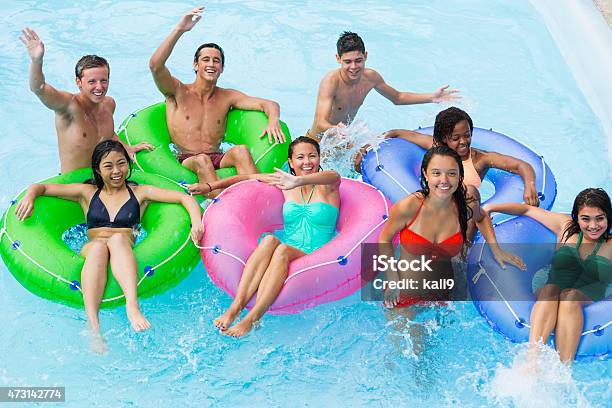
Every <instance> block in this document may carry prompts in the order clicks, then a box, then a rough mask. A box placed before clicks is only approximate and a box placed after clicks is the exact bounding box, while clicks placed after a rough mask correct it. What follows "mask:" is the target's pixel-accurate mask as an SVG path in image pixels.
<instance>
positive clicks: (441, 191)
mask: <svg viewBox="0 0 612 408" xmlns="http://www.w3.org/2000/svg"><path fill="white" fill-rule="evenodd" d="M463 177H464V172H463V165H462V162H461V158H460V157H459V155H458V154H457V152H455V151H454V150H452V149H451V148H449V147H448V146H435V147H433V148H431V149H429V150H428V151H427V153H425V156H424V157H423V162H422V164H421V190H420V191H419V192H418V193H416V194H412V195H410V196H408V197H406V198H404V199H403V200H400V201H399V202H397V203H396V204H395V205H394V206H393V208H392V209H391V213H390V216H389V219H388V220H387V223H386V224H385V227H384V228H383V230H382V231H381V233H380V235H379V237H378V242H379V244H391V243H392V242H393V238H394V237H395V236H396V234H397V233H398V232H399V235H400V243H401V245H402V247H403V249H404V250H405V251H407V252H409V253H411V254H413V255H419V256H420V255H425V256H426V257H430V259H432V260H435V259H436V258H441V259H439V260H448V262H449V265H450V258H452V257H453V256H456V255H458V254H459V253H461V252H463V251H462V250H463V249H464V244H465V242H466V241H467V238H466V235H467V230H468V221H469V220H470V219H473V221H474V222H475V223H476V225H477V226H478V228H479V229H480V231H481V233H482V236H483V237H484V238H485V240H486V242H487V243H488V244H490V245H491V250H492V251H493V252H494V256H495V258H496V259H497V261H498V262H499V263H500V264H502V265H503V263H504V262H510V263H512V264H514V265H516V266H518V267H519V268H524V264H523V262H522V260H521V259H520V258H518V257H516V256H514V255H511V254H508V253H506V252H503V251H501V250H500V249H499V246H498V245H497V241H496V238H495V233H494V232H493V225H492V224H491V219H490V218H489V217H488V216H485V215H484V213H483V212H481V210H480V203H479V200H478V195H477V194H478V193H477V192H474V190H475V189H474V188H473V187H471V188H470V195H472V194H474V199H472V198H470V199H469V200H468V193H467V191H468V189H467V188H466V187H465V185H464V183H463ZM416 200H419V201H420V203H419V204H418V207H417V209H416V211H415V210H414V208H415V206H416V203H415V201H416ZM424 208H425V209H424ZM419 216H420V218H419ZM457 224H459V230H458V231H456V230H455V231H456V232H455V233H454V234H453V233H452V232H451V231H452V230H451V231H449V229H450V228H449V225H457ZM415 227H417V228H418V229H419V230H420V231H421V233H417V232H416V231H415ZM449 234H451V235H450V236H449ZM425 235H426V236H429V237H432V238H433V239H432V240H430V239H428V238H426V237H425ZM438 237H442V238H444V237H447V238H444V239H442V240H439V242H435V241H438V239H436V238H438ZM388 255H390V256H393V254H388ZM391 279H399V276H391V277H390V276H387V280H391ZM388 292H390V291H388ZM403 298H405V296H401V297H400V295H399V293H395V294H392V295H391V298H389V296H388V295H387V293H386V294H385V304H386V305H387V306H401V305H402V304H405V305H408V304H414V303H417V302H418V301H419V299H416V301H415V300H414V299H409V300H410V301H408V299H403Z"/></svg>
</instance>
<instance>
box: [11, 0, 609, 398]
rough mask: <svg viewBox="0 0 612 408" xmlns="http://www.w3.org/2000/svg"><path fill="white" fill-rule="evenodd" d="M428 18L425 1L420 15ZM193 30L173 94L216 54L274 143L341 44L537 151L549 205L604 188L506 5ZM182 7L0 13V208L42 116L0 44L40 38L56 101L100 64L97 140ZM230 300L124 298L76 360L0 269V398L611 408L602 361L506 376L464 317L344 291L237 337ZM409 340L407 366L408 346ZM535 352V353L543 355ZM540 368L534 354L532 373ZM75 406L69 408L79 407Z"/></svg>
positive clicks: (472, 316)
mask: <svg viewBox="0 0 612 408" xmlns="http://www.w3.org/2000/svg"><path fill="white" fill-rule="evenodd" d="M430 3H431V4H430ZM206 7H207V10H206V11H205V14H204V17H203V19H202V21H200V23H199V24H198V25H197V26H196V27H195V28H194V30H193V31H192V32H190V33H187V34H186V35H185V36H184V37H183V38H182V39H181V41H180V42H179V43H178V45H177V47H176V49H175V51H174V54H173V55H172V57H171V58H170V60H169V67H170V68H171V71H172V72H173V73H174V74H175V75H176V76H177V77H179V78H181V79H182V80H184V81H189V80H191V78H193V73H192V71H191V61H192V58H193V57H192V55H193V51H194V50H195V48H196V47H197V46H198V45H199V44H200V43H203V42H210V41H213V42H218V43H220V44H221V45H222V46H223V47H224V49H225V53H226V57H227V61H226V63H227V65H226V69H225V72H224V73H223V75H222V77H221V81H220V85H221V86H227V87H235V88H238V89H240V90H243V91H244V92H247V93H249V94H252V95H257V96H261V97H266V98H270V99H274V100H277V101H278V102H279V103H280V104H281V110H282V119H283V120H285V121H286V122H287V123H288V125H289V127H290V129H291V131H292V134H293V135H294V136H297V135H299V134H302V133H303V132H304V131H305V130H306V129H307V128H308V127H309V126H310V123H311V121H312V116H313V112H314V103H315V98H316V94H317V87H318V83H319V80H320V79H321V77H322V76H323V75H324V74H325V73H326V72H327V71H329V70H330V69H333V68H335V67H336V62H335V58H334V55H335V41H336V39H337V36H338V34H339V33H340V32H341V31H343V30H349V29H350V30H353V31H356V32H358V33H360V34H361V35H362V36H363V38H364V40H365V43H366V47H367V50H368V52H369V57H368V65H369V66H370V67H373V68H375V69H377V70H378V71H379V72H380V73H381V74H382V75H383V76H384V77H385V79H386V80H387V82H388V83H390V84H392V85H393V86H395V87H397V88H399V89H402V90H414V91H431V90H433V89H435V88H436V87H438V86H440V85H442V84H445V83H450V84H452V86H453V87H456V88H459V89H461V91H462V95H463V97H464V99H463V101H462V102H461V103H460V105H459V106H460V107H462V108H464V109H465V110H467V111H468V112H469V113H470V114H471V115H472V117H473V119H474V122H475V124H476V125H477V126H481V127H493V128H494V129H496V130H499V131H501V132H503V133H506V134H509V135H512V136H514V137H516V138H517V139H519V140H521V141H523V142H526V143H527V144H529V145H530V146H531V147H533V148H534V150H536V151H537V152H539V153H540V154H543V155H544V157H545V158H546V160H547V162H548V163H549V165H550V167H551V168H552V170H553V172H554V173H555V174H556V176H557V183H558V185H559V194H558V196H557V201H556V205H555V209H558V210H568V209H569V208H570V206H571V203H572V200H573V197H574V196H575V195H576V193H577V192H578V191H580V190H581V189H583V188H584V187H587V186H601V187H604V188H606V189H607V190H608V191H609V192H612V188H611V187H612V182H611V181H610V179H609V178H608V177H609V174H610V163H609V159H608V157H609V152H608V151H607V148H606V142H605V135H604V134H603V132H602V129H601V126H600V124H599V122H598V120H597V118H596V117H595V115H594V114H593V112H592V110H591V108H590V107H589V105H588V104H587V101H586V100H585V98H584V96H583V95H582V94H581V92H580V91H579V89H578V87H577V86H576V83H575V82H574V80H573V78H572V76H571V73H570V72H569V70H568V68H567V66H566V64H565V62H564V60H563V59H562V57H561V54H560V53H559V50H558V49H557V48H556V46H555V44H554V42H553V40H552V39H551V37H550V35H549V33H548V31H547V30H546V28H545V26H544V24H543V21H542V18H541V17H540V15H538V14H537V12H536V11H535V10H534V9H533V8H532V7H531V5H530V4H529V3H528V2H526V1H520V2H509V1H505V0H492V1H485V0H468V1H463V2H456V1H451V0H441V1H437V2H422V1H405V2H391V1H385V2H382V1H363V2H359V3H356V2H352V1H348V0H339V1H335V2H333V4H331V3H330V2H325V1H311V2H308V3H305V4H304V3H303V2H297V1H296V2H271V1H265V2H264V1H241V2H233V1H232V2H229V1H225V2H221V1H218V2H207V3H206ZM188 8H189V6H188V5H187V6H186V5H185V3H182V2H174V1H164V2H160V3H153V2H141V1H117V0H111V1H104V2H100V3H95V4H94V3H93V2H76V4H75V2H67V1H64V0H58V1H28V2H3V11H4V12H3V15H2V17H0V21H1V24H0V44H1V45H2V46H1V47H0V66H1V67H2V70H0V101H1V106H2V107H1V108H0V146H2V147H1V148H0V186H1V187H0V208H2V209H4V208H6V207H7V206H8V204H9V201H10V200H11V199H12V198H13V196H14V195H15V194H16V193H17V192H18V191H19V190H21V189H22V188H23V187H25V186H26V185H27V184H28V183H31V182H34V181H37V180H40V179H42V178H46V177H48V176H50V175H52V174H55V173H57V171H58V169H59V166H58V156H57V147H56V139H55V133H54V128H53V114H52V113H51V112H50V111H48V110H47V109H45V108H44V107H43V106H42V105H41V104H40V102H39V101H38V100H37V99H36V97H35V96H34V95H33V94H32V93H30V92H29V91H28V85H27V71H28V63H29V59H28V57H27V53H26V51H25V49H24V47H23V45H22V44H21V43H20V42H19V41H18V39H17V38H18V33H19V30H20V29H21V28H22V27H24V26H30V27H32V28H34V29H36V30H37V31H38V33H39V34H40V36H41V38H42V39H43V40H44V41H45V45H46V51H47V55H46V57H45V66H44V69H45V74H46V78H47V81H48V82H49V83H51V84H53V85H55V86H57V87H58V88H62V89H70V90H73V91H74V90H75V89H76V87H75V86H74V79H73V77H72V75H71V72H73V67H74V63H75V62H76V60H77V59H78V58H79V57H80V56H81V55H83V54H86V53H98V54H100V55H103V56H105V57H106V58H108V59H109V61H110V63H111V67H112V70H111V87H110V91H109V95H111V96H113V97H114V98H115V99H116V101H117V112H116V125H118V124H119V123H120V121H121V120H122V119H123V118H124V117H125V116H126V115H127V114H129V113H130V112H131V111H133V110H136V109H137V108H140V107H143V106H145V105H148V104H150V103H152V102H155V101H158V100H160V99H161V98H160V95H159V94H158V92H157V90H156V89H155V86H154V84H153V81H152V78H151V75H150V73H149V70H148V65H147V62H148V58H149V57H150V55H151V53H152V52H153V51H154V49H155V48H156V47H157V46H158V45H159V43H160V42H161V41H162V39H163V38H164V37H165V36H166V35H167V34H168V33H169V31H170V29H171V28H172V27H173V25H174V24H175V23H176V21H177V20H178V18H179V16H180V15H181V14H182V13H183V12H185V11H187V9H188ZM439 109H440V106H437V105H423V106H408V107H406V106H404V107H402V106H393V105H392V104H391V103H389V102H388V101H386V100H385V99H384V98H382V97H381V96H379V95H378V94H376V93H375V92H372V94H371V95H370V96H368V98H367V99H366V102H365V104H364V106H363V108H362V110H361V111H360V114H359V118H360V119H362V120H363V121H365V122H366V123H368V124H369V126H370V127H371V128H372V129H373V130H374V131H378V132H381V131H384V130H386V129H389V128H402V127H404V128H415V127H417V126H419V125H430V124H432V123H433V119H434V117H435V114H436V113H437V112H438V110H439ZM229 303H230V299H229V297H228V296H227V295H225V294H224V293H223V292H222V291H221V290H220V289H218V288H217V287H215V286H214V285H213V284H212V283H211V282H210V280H209V279H208V277H207V275H206V273H205V271H204V268H203V266H202V264H201V263H200V265H199V266H198V267H197V268H196V269H195V270H194V271H193V273H192V274H191V275H190V276H189V277H188V278H187V279H186V280H185V281H183V282H182V283H181V284H179V285H178V286H177V287H176V288H174V289H172V290H171V291H169V292H168V293H166V294H163V295H161V296H158V297H155V298H153V299H145V300H143V301H142V302H141V304H142V308H143V311H144V312H145V314H146V315H147V317H148V318H149V319H150V321H151V322H152V324H153V329H152V330H151V331H149V332H148V333H145V334H135V333H133V332H132V330H131V329H129V327H128V324H127V319H126V316H125V312H124V310H123V309H116V310H105V311H103V312H102V313H101V319H102V330H103V333H104V335H105V337H106V338H107V339H108V343H109V347H110V353H109V354H108V355H104V356H97V355H93V354H91V353H90V352H89V351H88V350H87V339H86V338H85V337H84V336H79V333H82V331H83V328H84V327H85V316H84V313H83V312H82V311H80V310H74V309H70V308H67V307H64V306H60V305H58V304H55V303H52V302H49V301H46V300H43V299H40V298H38V297H35V296H34V295H32V294H30V293H29V292H27V291H26V290H25V289H23V288H22V287H21V286H20V285H19V284H18V283H17V282H16V281H15V279H14V278H13V277H12V276H11V275H10V273H9V272H8V271H7V270H6V267H5V266H4V265H0V311H1V313H0V327H1V330H0V350H3V351H4V353H2V354H3V355H2V358H0V386H17V385H33V386H34V385H48V386H52V385H57V386H66V390H67V401H68V402H67V403H66V404H65V405H66V406H71V407H72V406H74V407H82V406H92V407H93V406H100V407H108V406H113V407H119V406H121V407H123V406H139V407H141V406H144V407H148V406H167V405H168V404H169V401H172V403H173V404H174V405H177V406H181V407H188V406H198V407H199V406H210V405H218V404H224V405H228V406H233V405H236V404H238V403H245V402H246V401H248V403H249V405H252V406H280V405H284V406H287V405H288V406H296V405H298V406H302V405H303V406H322V405H330V404H334V405H342V406H390V405H394V406H413V405H416V406H426V405H427V406H440V405H445V406H453V405H454V406H457V405H459V406H491V405H499V406H509V405H515V406H547V405H548V406H553V405H554V406H602V405H606V404H609V403H610V401H612V387H610V371H611V370H612V363H611V362H610V360H607V361H599V360H595V361H593V360H591V361H578V362H577V363H576V364H575V365H574V367H573V370H572V372H569V371H568V370H565V369H563V367H561V366H559V365H558V364H557V363H555V362H554V358H549V359H548V360H544V363H546V364H548V365H549V366H550V367H551V373H552V374H549V375H546V376H539V377H533V376H532V377H530V376H529V374H528V373H527V374H525V373H524V372H523V371H521V363H520V359H521V358H522V357H523V354H524V352H523V346H521V345H513V344H510V343H508V342H507V341H506V340H504V339H503V338H502V337H501V336H500V335H498V334H496V333H494V332H493V331H492V330H491V329H490V328H489V326H488V325H487V324H486V323H485V321H484V320H483V319H482V318H481V317H480V316H479V315H478V313H477V312H476V310H475V309H474V307H473V306H472V304H471V303H467V302H466V303H456V304H454V305H452V306H451V307H449V308H445V309H439V310H426V311H423V313H421V314H420V315H419V317H418V319H417V322H416V323H413V324H412V325H410V324H407V323H406V321H405V320H404V319H403V317H402V316H394V315H390V314H386V313H385V312H384V311H383V309H382V307H381V306H380V305H379V304H374V303H365V302H361V301H360V300H359V296H358V295H354V296H351V297H349V298H347V299H344V300H342V301H340V302H336V303H333V304H327V305H323V306H320V307H317V308H316V309H311V310H307V311H305V312H303V313H301V314H299V315H295V316H282V317H266V318H265V319H264V321H263V324H262V327H261V329H259V330H256V331H255V332H254V333H253V334H252V335H250V336H248V337H247V338H245V339H243V340H234V339H229V338H226V337H224V336H220V335H219V334H218V333H217V332H216V331H215V330H213V327H212V319H213V318H215V317H216V316H217V315H219V314H220V313H221V312H222V311H223V310H224V308H225V307H227V306H228V305H229ZM415 331H420V332H423V333H424V334H423V335H422V337H423V339H424V340H423V342H424V345H423V346H422V348H423V349H424V350H425V351H424V352H422V353H421V354H420V355H419V356H415V355H414V353H413V352H412V347H411V346H410V345H411V344H413V343H414V342H418V341H419V340H418V338H417V337H416V336H415V335H414V333H415ZM548 357H550V356H548ZM548 357H546V356H544V357H543V358H544V359H545V358H548ZM84 401H87V403H86V404H85V403H84Z"/></svg>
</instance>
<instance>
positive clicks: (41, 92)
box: [19, 28, 153, 173]
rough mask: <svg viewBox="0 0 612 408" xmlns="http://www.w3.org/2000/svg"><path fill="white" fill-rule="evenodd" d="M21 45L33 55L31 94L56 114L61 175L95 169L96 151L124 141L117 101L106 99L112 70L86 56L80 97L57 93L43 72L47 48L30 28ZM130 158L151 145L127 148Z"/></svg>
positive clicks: (79, 70)
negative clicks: (93, 157)
mask: <svg viewBox="0 0 612 408" xmlns="http://www.w3.org/2000/svg"><path fill="white" fill-rule="evenodd" d="M21 33H22V34H23V37H19V39H20V40H21V42H22V43H23V44H24V45H25V46H26V47H27V49H28V54H30V58H31V63H30V90H31V91H32V92H34V93H35V94H36V96H38V99H40V101H41V102H42V103H43V104H44V105H45V106H46V107H47V108H49V109H51V110H53V111H54V112H55V130H56V132H57V142H58V143H57V144H58V147H59V156H60V163H61V172H62V173H67V172H69V171H72V170H76V169H80V168H82V167H91V154H92V153H93V150H94V147H95V146H96V145H97V144H98V143H100V142H102V141H104V140H108V139H114V140H117V141H120V140H119V138H118V137H117V135H116V134H115V130H114V129H115V124H114V122H113V113H114V112H115V101H114V100H113V98H111V97H110V96H106V92H107V91H108V78H109V73H110V67H109V65H108V62H107V61H106V60H105V59H104V58H101V57H98V56H97V55H85V56H84V57H82V58H81V59H80V60H79V62H77V64H76V67H75V76H76V85H77V87H78V88H79V92H78V93H75V94H73V93H70V92H66V91H60V90H58V89H55V88H54V87H52V86H51V85H49V84H48V83H46V82H45V76H44V75H43V71H42V64H43V56H44V54H45V46H44V44H43V42H42V41H41V39H40V38H39V37H38V35H37V34H36V32H35V31H34V30H32V29H30V28H25V29H23V30H22V31H21ZM125 147H126V149H127V151H128V153H129V154H130V155H134V154H135V153H136V152H139V151H141V150H152V149H153V146H151V145H150V144H148V143H140V144H138V145H136V146H132V147H129V146H125Z"/></svg>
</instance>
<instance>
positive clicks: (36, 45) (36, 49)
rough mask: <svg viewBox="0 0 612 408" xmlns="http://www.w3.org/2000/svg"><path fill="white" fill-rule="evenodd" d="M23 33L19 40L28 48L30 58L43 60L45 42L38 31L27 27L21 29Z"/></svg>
mask: <svg viewBox="0 0 612 408" xmlns="http://www.w3.org/2000/svg"><path fill="white" fill-rule="evenodd" d="M21 34H23V37H19V40H20V41H21V42H22V43H23V45H25V46H26V48H27V49H28V54H30V58H31V59H32V60H34V61H41V60H42V58H43V55H45V44H43V42H42V40H41V39H40V38H39V37H38V34H36V31H34V30H32V29H31V28H28V27H26V28H24V29H23V30H21Z"/></svg>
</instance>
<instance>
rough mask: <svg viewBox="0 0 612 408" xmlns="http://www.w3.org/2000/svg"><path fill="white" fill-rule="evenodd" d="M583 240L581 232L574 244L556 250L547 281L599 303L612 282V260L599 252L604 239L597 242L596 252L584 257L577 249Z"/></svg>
mask: <svg viewBox="0 0 612 408" xmlns="http://www.w3.org/2000/svg"><path fill="white" fill-rule="evenodd" d="M581 243H582V231H580V234H579V235H578V242H577V243H576V246H575V247H572V246H567V245H564V246H562V247H561V248H559V249H558V250H557V252H555V255H554V256H553V259H552V265H551V270H550V275H549V277H548V282H547V283H552V284H554V285H557V286H559V287H560V288H561V290H563V289H569V288H573V289H578V290H580V291H581V292H582V293H584V294H585V295H587V296H588V297H589V298H590V299H591V300H593V301H594V302H597V301H599V300H602V299H603V298H604V297H605V294H606V287H607V286H608V284H609V283H610V282H611V281H612V261H610V260H609V259H608V258H606V257H603V256H599V255H596V254H597V251H599V248H600V247H601V244H602V243H603V238H602V239H600V240H599V241H597V244H596V245H595V248H594V249H593V252H591V254H590V255H589V256H587V257H586V258H585V259H582V258H581V257H580V253H579V252H578V248H580V244H581Z"/></svg>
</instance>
